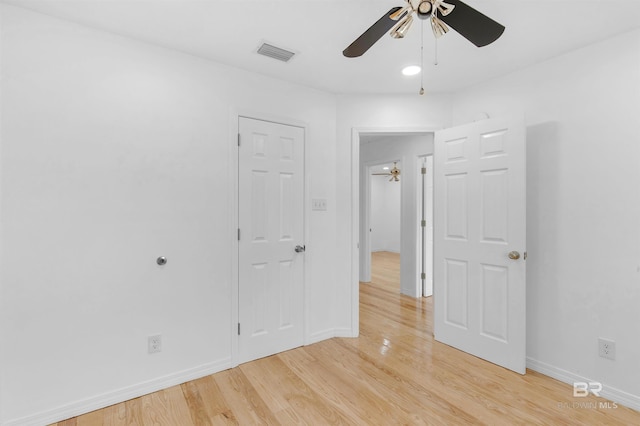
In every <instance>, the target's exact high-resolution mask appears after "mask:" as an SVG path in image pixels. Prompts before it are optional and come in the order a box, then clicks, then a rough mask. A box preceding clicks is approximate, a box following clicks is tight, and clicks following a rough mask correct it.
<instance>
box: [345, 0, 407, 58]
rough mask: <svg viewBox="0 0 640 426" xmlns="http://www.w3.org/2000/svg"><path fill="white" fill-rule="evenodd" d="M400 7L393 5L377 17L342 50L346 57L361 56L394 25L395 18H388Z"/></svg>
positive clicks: (395, 22)
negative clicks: (373, 22) (374, 21)
mask: <svg viewBox="0 0 640 426" xmlns="http://www.w3.org/2000/svg"><path fill="white" fill-rule="evenodd" d="M400 9H402V8H401V7H394V8H392V9H391V10H389V11H388V12H387V13H385V14H384V16H382V18H380V19H378V20H377V21H376V23H375V24H373V25H372V26H370V27H369V29H368V30H367V31H365V32H363V33H362V35H361V36H360V37H358V38H357V39H356V40H355V41H354V42H353V43H351V44H350V45H349V47H347V48H346V49H344V50H343V51H342V54H343V55H344V56H346V57H347V58H356V57H358V56H362V54H363V53H364V52H366V51H367V50H369V48H370V47H371V46H373V45H374V44H375V43H376V41H378V40H379V39H380V37H382V36H383V35H385V34H386V33H387V31H389V30H390V29H391V28H393V26H394V25H396V24H397V23H398V21H397V20H393V19H391V18H390V16H391V15H393V14H394V13H396V12H397V11H399V10H400Z"/></svg>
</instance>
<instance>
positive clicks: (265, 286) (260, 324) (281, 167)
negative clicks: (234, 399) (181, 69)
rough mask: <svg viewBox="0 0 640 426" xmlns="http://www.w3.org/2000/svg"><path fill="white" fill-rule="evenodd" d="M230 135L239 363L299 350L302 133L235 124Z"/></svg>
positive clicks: (251, 123) (286, 128)
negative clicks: (235, 137) (234, 147)
mask: <svg viewBox="0 0 640 426" xmlns="http://www.w3.org/2000/svg"><path fill="white" fill-rule="evenodd" d="M238 133H239V144H240V146H239V147H238V150H239V157H238V166H239V167H238V170H239V177H238V181H239V194H238V200H239V206H238V207H239V209H238V210H239V218H238V223H239V232H238V235H239V244H238V247H239V255H238V259H239V271H238V281H239V298H238V300H239V321H240V324H239V326H238V330H239V331H238V332H239V343H238V355H239V362H241V363H242V362H246V361H250V360H253V359H257V358H261V357H265V356H268V355H272V354H275V353H278V352H282V351H285V350H288V349H291V348H295V347H298V346H301V345H302V343H303V324H302V321H303V289H304V286H303V284H304V251H302V250H303V247H304V235H303V230H304V224H303V216H304V204H303V203H304V129H303V128H300V127H294V126H289V125H284V124H279V123H273V122H268V121H262V120H255V119H250V118H244V117H241V118H240V120H239V132H238ZM296 246H300V247H299V248H298V251H296Z"/></svg>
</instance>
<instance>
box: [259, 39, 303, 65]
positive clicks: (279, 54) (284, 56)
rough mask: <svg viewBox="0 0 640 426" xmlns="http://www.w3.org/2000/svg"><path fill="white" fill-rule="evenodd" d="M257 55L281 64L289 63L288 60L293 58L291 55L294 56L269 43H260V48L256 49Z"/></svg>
mask: <svg viewBox="0 0 640 426" xmlns="http://www.w3.org/2000/svg"><path fill="white" fill-rule="evenodd" d="M258 53H259V54H260V55H263V56H268V57H270V58H273V59H277V60H279V61H282V62H289V60H290V59H291V58H293V55H295V53H294V52H290V51H289V50H285V49H282V48H280V47H276V46H274V45H272V44H269V43H262V46H260V47H259V48H258Z"/></svg>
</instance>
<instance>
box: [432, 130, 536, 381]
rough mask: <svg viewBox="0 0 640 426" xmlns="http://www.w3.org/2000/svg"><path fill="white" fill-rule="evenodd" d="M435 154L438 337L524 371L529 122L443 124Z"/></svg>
mask: <svg viewBox="0 0 640 426" xmlns="http://www.w3.org/2000/svg"><path fill="white" fill-rule="evenodd" d="M434 157H435V170H434V172H435V175H434V179H435V181H434V192H435V209H434V211H435V225H434V296H435V303H434V334H435V338H436V340H438V341H440V342H443V343H446V344H448V345H451V346H454V347H456V348H458V349H461V350H463V351H465V352H468V353H470V354H473V355H476V356H478V357H480V358H483V359H486V360H488V361H491V362H493V363H495V364H498V365H501V366H503V367H506V368H508V369H511V370H513V371H516V372H518V373H521V374H524V373H525V364H526V362H525V357H526V352H525V349H526V348H525V346H526V309H525V308H526V299H525V297H526V287H525V260H524V258H525V250H526V248H525V231H526V218H525V201H526V194H525V189H526V188H525V183H526V182H525V133H524V124H523V122H522V121H518V120H516V121H508V120H486V121H482V122H478V123H472V124H469V125H465V126H461V127H457V128H452V129H446V130H442V131H439V132H436V135H435V156H434Z"/></svg>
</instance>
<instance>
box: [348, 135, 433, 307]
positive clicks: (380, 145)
mask: <svg viewBox="0 0 640 426" xmlns="http://www.w3.org/2000/svg"><path fill="white" fill-rule="evenodd" d="M354 137H355V138H357V141H358V146H357V153H358V158H357V160H358V161H357V169H358V170H359V183H360V184H359V186H358V191H359V194H360V197H359V198H360V203H359V212H360V213H359V215H358V217H359V235H358V241H359V242H360V244H359V262H358V268H359V269H358V270H359V281H361V282H370V281H371V253H372V252H374V253H375V252H377V251H388V252H390V253H392V254H393V253H394V252H396V251H397V252H399V253H401V255H400V259H399V260H400V268H399V269H400V279H399V287H400V289H399V290H400V293H402V294H405V295H408V296H412V297H421V296H423V295H424V294H425V293H424V290H425V288H426V287H425V284H424V283H423V281H424V280H423V279H422V277H423V273H425V272H426V270H425V269H424V268H425V262H424V261H423V259H424V258H425V256H429V255H430V254H427V253H432V252H433V251H432V249H431V250H430V251H428V252H425V250H423V246H424V245H425V244H427V242H426V241H423V239H422V234H423V231H422V229H421V223H422V220H423V218H422V211H423V205H424V200H423V198H424V197H423V195H422V192H423V188H422V175H421V169H422V167H423V162H424V161H425V158H427V157H428V156H431V155H432V154H433V132H432V131H427V130H425V131H415V130H412V131H401V130H399V131H393V132H390V131H389V130H386V131H381V132H376V131H372V132H362V131H361V132H358V133H357V134H354ZM393 162H397V164H396V165H397V166H398V168H399V169H400V174H399V181H400V182H394V181H392V182H388V180H389V178H390V176H379V175H372V173H374V172H381V171H380V170H378V166H381V165H386V167H390V168H391V167H392V166H391V165H389V163H391V164H392V163H393ZM380 178H382V179H380ZM398 183H400V186H399V187H397V186H396V187H394V186H393V185H397V184H398ZM381 185H385V186H384V187H383V188H386V192H391V191H392V190H395V191H397V192H399V200H398V199H397V198H394V197H393V196H391V194H388V195H389V196H388V197H387V198H388V200H387V203H386V204H385V203H384V202H383V203H382V204H381V203H378V202H377V201H376V194H384V192H385V190H384V189H383V188H380V186H381ZM396 196H397V195H396ZM390 200H393V201H390ZM378 201H379V200H378ZM396 215H397V216H399V232H398V231H395V236H396V238H398V237H399V238H398V240H397V241H396V242H395V243H396V244H397V245H396V246H394V245H393V244H392V241H391V240H390V237H389V234H393V231H390V229H393V223H392V221H393V217H395V216H396ZM380 216H383V217H385V216H386V217H388V218H389V219H388V220H387V221H386V223H385V222H384V219H382V220H380ZM385 234H386V235H387V237H386V238H387V241H386V242H385V241H381V240H380V238H379V237H382V239H384V238H385ZM396 259H397V255H396ZM429 295H430V293H429Z"/></svg>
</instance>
